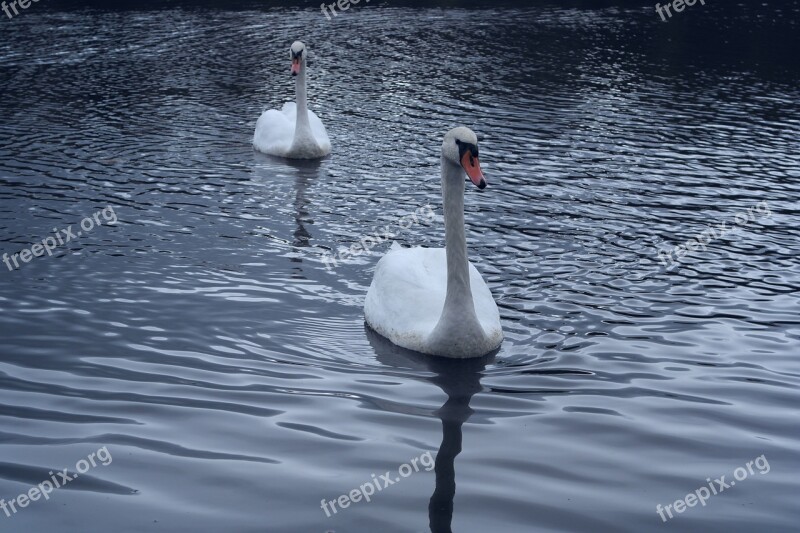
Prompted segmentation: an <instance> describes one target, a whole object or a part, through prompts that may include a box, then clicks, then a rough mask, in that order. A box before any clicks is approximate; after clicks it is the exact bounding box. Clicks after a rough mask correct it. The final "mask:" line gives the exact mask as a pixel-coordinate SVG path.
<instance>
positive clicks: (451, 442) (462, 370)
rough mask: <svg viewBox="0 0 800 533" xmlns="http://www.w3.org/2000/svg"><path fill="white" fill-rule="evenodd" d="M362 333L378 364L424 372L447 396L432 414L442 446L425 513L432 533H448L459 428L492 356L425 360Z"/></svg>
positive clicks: (437, 455) (368, 333)
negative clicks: (431, 492) (439, 423)
mask: <svg viewBox="0 0 800 533" xmlns="http://www.w3.org/2000/svg"><path fill="white" fill-rule="evenodd" d="M364 331H365V332H366V335H367V338H368V339H369V343H370V346H372V349H373V350H375V353H376V355H377V359H378V361H379V362H381V363H383V364H384V365H386V366H387V367H390V368H391V367H401V368H408V367H409V366H410V367H412V368H418V369H419V368H421V369H424V370H427V371H428V372H430V373H432V374H433V377H431V378H430V382H431V383H433V384H434V385H436V386H437V387H439V388H441V389H442V392H444V393H445V394H446V395H447V401H446V402H445V403H444V405H442V407H441V408H440V409H438V410H437V411H435V414H436V416H437V417H438V418H439V419H440V420H441V421H442V443H441V445H440V446H439V451H438V452H437V454H436V467H435V469H434V470H435V473H436V489H435V490H434V492H433V495H432V496H431V501H430V503H429V504H428V513H429V516H430V529H431V532H432V533H447V532H450V531H452V529H451V524H452V521H453V499H454V498H455V494H456V468H455V461H456V457H458V454H459V453H460V452H461V440H462V434H461V426H462V425H464V423H465V422H466V421H467V420H469V417H470V415H471V414H472V409H470V407H469V402H470V400H471V399H472V397H473V396H474V395H475V394H476V393H478V392H479V391H480V390H481V375H482V372H483V371H484V370H485V369H486V365H487V364H490V363H492V362H493V361H494V355H493V354H491V355H487V356H486V357H481V358H475V359H467V360H452V359H446V358H441V357H426V356H424V355H422V354H417V353H414V352H411V351H409V350H405V349H403V348H400V347H398V346H395V345H393V344H392V343H391V342H389V341H388V340H386V339H385V338H383V337H381V336H380V335H378V334H377V333H375V332H374V331H373V330H372V329H371V328H370V327H369V326H364Z"/></svg>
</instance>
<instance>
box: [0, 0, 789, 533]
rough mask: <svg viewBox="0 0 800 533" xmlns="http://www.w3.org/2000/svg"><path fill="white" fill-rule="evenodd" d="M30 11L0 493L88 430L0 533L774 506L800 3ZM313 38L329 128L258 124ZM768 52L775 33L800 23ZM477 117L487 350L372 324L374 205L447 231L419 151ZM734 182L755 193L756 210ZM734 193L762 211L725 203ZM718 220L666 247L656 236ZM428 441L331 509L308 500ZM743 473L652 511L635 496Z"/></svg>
mask: <svg viewBox="0 0 800 533" xmlns="http://www.w3.org/2000/svg"><path fill="white" fill-rule="evenodd" d="M239 8H240V9H237V10H235V11H224V10H215V9H210V8H191V7H182V8H165V7H164V6H162V8H161V9H144V8H139V9H135V10H128V11H108V10H97V9H88V8H87V9H76V10H72V9H66V10H62V9H56V8H55V7H53V6H48V4H47V2H40V3H38V4H34V5H32V6H31V7H30V9H29V10H28V11H27V12H25V13H23V14H22V15H20V16H19V17H18V18H16V19H14V20H13V21H8V20H2V21H0V32H3V33H2V34H3V41H4V43H5V44H4V48H3V50H2V52H0V83H1V84H2V98H0V132H1V135H0V183H1V184H2V185H1V186H0V241H2V243H1V244H2V250H0V251H2V252H3V253H9V254H13V253H17V252H19V251H20V250H22V249H23V248H27V247H30V245H31V244H33V243H36V242H39V241H41V240H42V239H44V238H45V237H47V236H48V235H50V234H51V233H52V232H53V231H54V228H56V229H57V228H66V227H67V226H69V225H73V226H74V227H75V228H76V229H79V228H78V225H79V223H80V222H81V220H82V219H84V217H87V216H91V215H92V214H94V213H97V212H98V211H100V210H102V209H104V208H107V207H108V206H113V210H114V213H115V215H116V216H117V217H118V222H117V224H115V225H113V226H112V225H110V224H106V223H105V222H106V221H105V219H103V218H102V216H101V217H100V218H99V219H98V220H99V221H101V222H104V223H103V224H101V225H100V226H99V227H94V228H93V229H91V231H86V232H82V234H81V236H80V237H79V238H76V239H75V240H73V241H72V242H69V243H67V244H66V245H65V246H63V247H60V248H59V249H58V250H57V251H56V252H55V253H54V256H53V257H42V258H36V259H34V260H32V261H31V262H30V263H28V264H24V265H23V266H22V268H20V269H19V270H15V271H8V270H7V269H6V267H5V265H2V264H0V302H1V303H0V306H2V309H1V310H0V334H1V335H2V348H1V349H0V350H1V351H0V354H1V356H0V423H1V424H2V426H1V427H0V444H1V445H2V446H1V447H0V498H5V500H7V501H8V500H11V499H13V498H15V497H16V495H17V494H20V493H22V492H27V491H28V489H29V488H30V487H31V486H32V485H34V484H38V483H40V482H42V481H44V480H46V479H48V478H49V477H50V475H49V474H48V472H49V471H51V470H53V471H55V470H61V469H63V468H65V467H69V468H70V470H72V471H74V466H73V465H75V464H76V462H77V461H78V460H80V459H82V458H85V457H87V456H88V455H89V454H90V453H91V452H93V451H96V450H98V448H101V447H103V446H105V447H106V448H107V450H108V451H109V453H110V454H112V455H113V462H112V463H111V464H109V465H108V466H98V467H97V468H95V469H91V470H90V471H89V472H88V473H86V474H85V475H83V476H82V477H79V478H78V479H77V480H75V481H74V482H73V483H71V484H69V485H67V486H66V487H65V488H64V489H62V490H59V491H56V493H54V494H53V495H52V496H51V499H50V501H49V502H45V501H41V500H40V501H37V502H33V503H31V505H30V506H28V507H27V508H25V509H20V510H19V512H18V513H16V514H14V515H12V516H11V517H10V518H6V517H5V516H3V515H2V514H0V530H2V531H15V532H17V531H19V532H23V531H24V532H29V531H46V530H47V531H51V530H59V531H81V532H107V531H120V532H139V531H209V532H218V531H235V532H256V531H276V532H314V531H316V532H323V531H328V530H332V531H336V532H356V531H357V532H375V531H381V532H386V533H389V532H395V531H396V532H411V531H413V532H419V531H428V530H433V531H434V532H436V533H439V532H444V531H449V530H450V529H449V528H450V527H451V526H450V524H452V530H453V531H458V532H485V531H494V532H520V531H586V532H589V531H635V532H641V531H662V530H667V529H669V530H673V531H771V532H772V531H795V530H796V524H797V523H798V519H799V518H800V513H799V512H798V506H797V497H798V492H799V488H800V483H799V482H798V477H797V473H798V468H799V467H800V459H798V455H797V450H798V447H800V432H798V428H800V424H798V423H799V422H800V416H798V414H797V406H798V401H800V393H799V392H798V386H800V364H799V363H798V355H800V319H799V315H798V311H800V305H799V304H800V298H798V290H799V289H800V260H798V257H799V256H800V239H798V238H799V237H800V231H799V230H798V227H800V224H798V223H799V222H800V218H798V215H800V209H799V208H798V205H800V204H798V200H800V185H798V178H800V108H798V99H799V98H800V89H798V79H799V78H800V76H798V74H800V66H798V63H797V60H796V56H795V55H793V54H794V53H795V52H796V50H797V48H796V47H795V46H794V45H795V44H796V36H797V34H798V20H800V5H799V4H798V2H785V3H783V4H779V5H777V6H776V5H773V4H768V3H763V4H762V3H757V5H755V4H754V5H752V6H742V5H735V4H731V5H725V6H722V5H710V3H709V5H706V6H705V7H700V6H699V4H698V5H697V6H695V7H693V8H691V10H690V9H688V8H687V11H686V12H684V13H682V14H681V15H680V17H681V18H680V19H679V18H677V17H676V18H675V19H674V20H672V21H670V22H669V23H668V24H664V23H662V22H661V21H660V20H658V19H657V18H656V15H655V14H654V13H653V12H652V7H651V6H646V7H644V8H638V7H637V8H625V9H623V8H617V7H613V8H605V9H584V8H577V7H576V8H560V7H555V6H549V7H547V6H545V7H538V8H524V9H523V8H516V9H511V8H502V9H501V8H476V7H473V8H470V9H454V8H447V9H442V8H438V7H437V8H433V7H410V6H403V4H402V3H400V2H397V3H394V2H386V3H385V4H383V5H381V4H378V5H376V4H372V5H369V6H367V5H366V4H362V5H359V6H353V7H352V8H351V9H350V11H349V12H347V13H345V14H343V15H341V16H340V17H338V18H337V19H336V20H334V21H331V22H328V21H327V20H326V19H325V17H324V16H323V15H322V14H321V13H320V12H319V10H318V8H316V7H313V6H312V7H308V8H302V9H301V8H270V9H259V8H257V7H256V6H247V5H245V6H239ZM295 38H302V39H304V40H305V41H306V42H307V44H308V45H309V47H310V48H311V50H312V54H313V62H312V64H311V74H310V80H309V86H310V99H311V102H312V108H313V109H314V110H315V112H317V113H318V114H319V115H320V117H321V118H322V119H323V121H324V122H325V124H326V126H327V128H328V132H329V133H330V136H331V139H332V142H333V145H334V149H333V150H334V151H333V155H332V156H331V157H329V158H327V159H325V160H323V161H321V162H317V163H307V164H297V163H295V164H290V163H287V162H285V161H281V160H277V159H272V158H268V157H265V156H261V155H259V154H256V153H254V152H253V150H252V148H251V145H250V142H251V137H252V132H253V128H254V125H255V121H256V118H257V117H258V115H259V113H260V112H261V111H262V110H263V109H265V108H266V107H279V106H280V105H281V104H282V103H283V102H284V101H286V100H287V99H289V98H291V97H292V93H293V85H292V80H291V79H290V77H289V75H288V70H289V68H288V59H287V57H288V55H287V53H286V49H287V47H288V45H289V43H290V42H291V41H292V40H294V39H295ZM792 50H794V52H793V51H792ZM457 124H465V125H468V126H471V127H472V128H474V129H475V130H476V131H477V132H478V134H479V136H480V138H481V149H482V161H483V164H484V166H485V171H486V173H487V177H488V179H489V187H488V188H487V189H486V190H485V191H482V192H481V191H478V190H476V189H474V188H470V189H468V190H467V194H466V211H467V214H466V219H467V223H468V236H469V245H470V252H471V257H472V260H473V262H475V263H476V265H477V266H478V268H479V270H480V271H481V272H482V273H483V275H484V277H485V278H486V280H487V282H488V283H489V285H490V287H491V289H492V292H493V293H494V295H495V298H496V299H497V302H498V305H499V306H500V310H501V315H502V320H503V326H504V328H505V331H506V340H505V342H504V344H503V346H502V348H501V350H500V351H499V353H497V354H496V355H494V356H491V357H488V358H486V359H483V360H478V361H457V362H449V361H443V360H438V359H436V358H427V357H422V356H418V355H414V354H411V353H408V352H404V351H402V350H399V349H395V348H393V347H392V346H391V345H387V344H386V343H385V342H384V341H382V339H381V338H379V337H376V336H375V335H374V334H372V333H371V332H370V331H368V330H366V329H365V326H364V320H363V313H362V304H363V298H364V295H365V293H366V290H367V287H368V285H369V282H370V280H371V277H372V269H373V267H374V265H375V263H376V262H377V260H378V259H379V257H380V256H381V254H383V253H384V252H385V251H386V250H387V248H388V243H384V244H382V245H380V246H377V247H376V248H375V249H374V250H373V251H372V253H369V254H364V255H361V256H359V257H356V258H352V259H350V260H347V261H343V262H342V263H340V264H339V266H337V267H336V268H333V269H330V270H329V269H327V268H326V266H325V264H324V263H323V261H322V259H323V257H324V256H325V254H326V253H328V252H331V251H334V252H335V251H337V250H339V249H342V248H345V247H349V246H351V245H352V244H354V243H356V242H358V241H359V240H360V239H361V238H362V237H363V236H366V235H371V234H373V233H375V231H376V228H377V229H380V228H382V227H383V226H385V225H388V224H395V223H397V221H398V220H400V219H401V218H402V217H404V216H406V215H408V214H409V213H411V212H413V211H415V210H416V209H419V208H420V207H421V206H425V205H430V206H431V207H432V208H433V209H434V211H435V212H436V213H437V221H435V222H434V223H433V224H427V225H426V224H419V225H414V226H413V227H411V228H409V229H407V230H402V231H400V232H399V235H398V240H399V241H400V242H401V243H403V244H406V245H424V246H441V245H442V242H443V227H442V225H441V206H440V196H439V195H440V188H439V183H438V165H439V156H438V148H439V144H440V142H441V137H442V135H443V134H444V132H446V131H447V130H448V129H449V128H450V127H452V126H455V125H457ZM756 206H760V207H759V210H755V209H754V208H756ZM751 208H753V209H752V210H751ZM748 210H751V213H752V216H751V217H750V219H749V220H748V221H747V223H746V224H745V225H744V227H739V228H737V229H736V230H735V231H731V232H729V233H727V234H726V235H725V236H723V237H720V238H717V239H714V240H712V241H711V242H710V243H709V244H708V246H707V249H706V250H704V251H703V250H695V251H693V252H691V253H690V254H688V255H686V256H685V257H683V258H682V260H681V261H680V262H679V264H678V265H676V266H674V267H672V268H665V267H664V266H663V265H662V264H661V262H659V260H658V256H657V253H658V251H659V250H667V249H671V248H672V247H674V246H676V245H679V244H684V243H686V241H688V240H689V239H692V238H693V237H694V236H696V235H698V234H699V233H701V232H702V231H704V230H706V229H707V228H709V227H714V226H716V225H718V224H721V223H723V222H726V223H727V224H728V226H729V227H732V226H734V225H735V220H736V216H737V215H741V214H742V213H744V214H745V215H746V214H747V213H748ZM425 452H431V453H432V454H433V455H434V456H436V457H437V466H436V472H435V473H434V472H432V471H431V472H428V471H425V470H424V469H421V470H420V472H419V473H415V474H413V475H411V476H410V477H408V478H406V479H402V480H401V481H400V482H398V483H395V484H394V485H392V486H391V487H387V488H386V489H385V490H383V491H381V492H379V493H377V494H376V495H375V496H374V497H373V498H372V501H371V503H367V502H364V501H362V502H359V503H354V504H352V505H351V506H350V507H348V508H347V509H343V510H341V511H339V512H337V514H336V515H335V516H332V517H330V518H328V517H326V515H325V513H324V511H323V510H322V509H321V508H320V501H321V500H322V499H323V498H324V499H326V500H333V499H335V498H337V497H338V496H339V495H341V494H345V493H349V492H350V491H351V490H352V489H355V488H357V487H359V486H360V485H362V484H364V483H367V482H369V481H371V476H372V474H376V475H381V474H383V473H384V472H386V471H390V472H397V471H398V468H399V467H400V466H401V465H402V464H403V463H406V462H408V461H409V460H411V459H412V458H417V457H419V456H421V455H422V454H424V453H425ZM761 455H764V456H765V458H766V459H767V460H768V462H769V465H770V470H769V472H768V473H767V474H763V475H762V474H759V471H755V472H754V474H753V475H752V476H750V477H749V478H747V480H746V481H741V482H740V483H739V484H738V485H736V486H735V487H731V488H730V489H729V490H726V491H724V492H723V493H722V494H719V495H716V496H713V498H712V499H710V500H709V502H708V504H707V505H706V506H705V507H701V506H699V505H698V506H696V507H694V508H689V509H687V510H686V512H684V513H683V514H680V515H677V516H676V518H675V519H673V520H670V521H669V523H668V524H662V520H661V519H660V518H659V515H658V514H657V513H656V505H657V504H661V505H662V506H663V505H666V504H671V503H673V502H674V501H675V500H677V499H679V498H683V497H684V496H685V495H686V494H687V493H689V492H693V491H695V490H696V489H698V488H699V487H701V486H705V485H706V481H705V479H706V478H707V477H711V478H718V477H719V476H721V475H727V479H728V481H730V480H731V479H732V478H733V472H734V470H735V469H736V468H737V467H740V466H745V464H746V463H747V462H748V461H752V460H753V459H754V458H756V457H758V456H761Z"/></svg>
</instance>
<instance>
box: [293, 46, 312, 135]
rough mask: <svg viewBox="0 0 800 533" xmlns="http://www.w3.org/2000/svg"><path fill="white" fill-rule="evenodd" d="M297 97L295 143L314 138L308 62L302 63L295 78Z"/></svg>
mask: <svg viewBox="0 0 800 533" xmlns="http://www.w3.org/2000/svg"><path fill="white" fill-rule="evenodd" d="M295 98H296V100H297V122H296V126H295V130H294V144H295V145H297V144H298V143H301V142H307V139H308V138H310V139H313V138H314V136H313V135H312V133H311V123H310V122H309V120H308V92H307V90H306V62H305V60H303V61H302V62H301V63H300V72H299V73H298V74H297V76H296V78H295Z"/></svg>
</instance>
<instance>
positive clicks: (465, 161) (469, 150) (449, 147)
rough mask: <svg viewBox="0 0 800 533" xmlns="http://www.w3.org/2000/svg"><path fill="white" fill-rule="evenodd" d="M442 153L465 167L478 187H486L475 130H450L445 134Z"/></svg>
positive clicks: (456, 163) (454, 162) (461, 128)
mask: <svg viewBox="0 0 800 533" xmlns="http://www.w3.org/2000/svg"><path fill="white" fill-rule="evenodd" d="M442 155H443V156H444V157H445V159H447V160H448V161H450V162H451V163H453V164H454V165H459V166H460V167H461V168H463V169H464V171H465V172H466V173H467V176H469V179H470V180H471V181H472V183H474V184H475V186H476V187H478V188H479V189H485V188H486V178H485V177H484V176H483V171H482V170H481V162H480V160H479V159H478V136H477V135H475V132H474V131H472V130H471V129H469V128H464V127H460V128H455V129H453V130H450V131H449V132H448V133H447V135H445V136H444V142H443V143H442Z"/></svg>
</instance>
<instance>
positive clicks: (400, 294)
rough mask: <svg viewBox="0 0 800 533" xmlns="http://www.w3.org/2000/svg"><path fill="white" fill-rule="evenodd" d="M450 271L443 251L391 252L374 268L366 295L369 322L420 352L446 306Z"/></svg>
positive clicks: (397, 250) (404, 344) (417, 249)
mask: <svg viewBox="0 0 800 533" xmlns="http://www.w3.org/2000/svg"><path fill="white" fill-rule="evenodd" d="M446 291H447V268H446V258H445V253H444V250H443V249H440V248H436V249H431V248H402V249H393V250H391V251H389V252H388V253H387V254H386V255H385V256H384V257H383V258H382V259H381V260H380V261H379V262H378V266H377V268H376V269H375V277H374V278H373V280H372V285H371V286H370V288H369V291H368V292H367V299H366V302H365V304H364V314H365V316H366V319H367V323H368V324H369V325H370V326H371V327H372V328H373V329H374V330H375V331H377V332H378V333H380V334H381V335H383V336H384V337H387V338H388V339H389V340H391V341H392V342H394V343H395V344H397V345H399V346H403V347H405V348H410V349H412V350H413V349H419V348H418V347H415V345H419V344H421V343H422V341H423V340H424V339H425V338H426V337H427V336H428V335H429V334H430V332H431V331H432V330H433V328H434V327H435V326H436V323H437V322H438V320H439V317H440V316H441V314H442V308H443V307H444V298H445V295H446Z"/></svg>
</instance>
